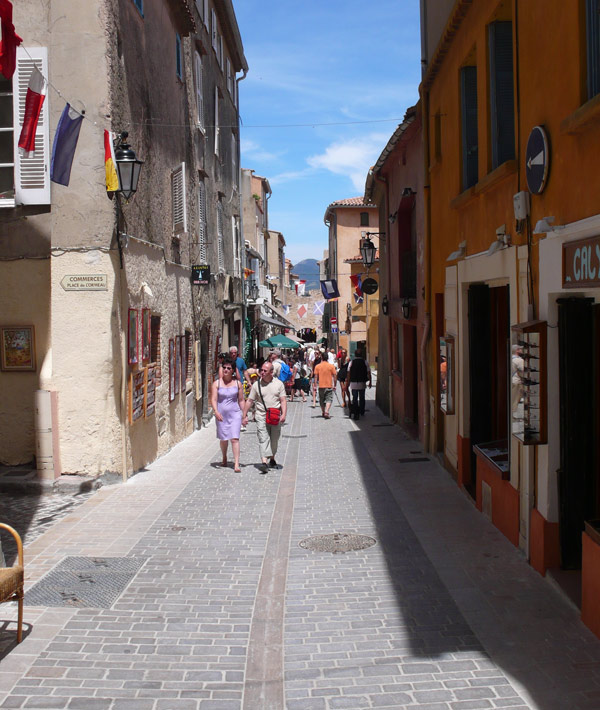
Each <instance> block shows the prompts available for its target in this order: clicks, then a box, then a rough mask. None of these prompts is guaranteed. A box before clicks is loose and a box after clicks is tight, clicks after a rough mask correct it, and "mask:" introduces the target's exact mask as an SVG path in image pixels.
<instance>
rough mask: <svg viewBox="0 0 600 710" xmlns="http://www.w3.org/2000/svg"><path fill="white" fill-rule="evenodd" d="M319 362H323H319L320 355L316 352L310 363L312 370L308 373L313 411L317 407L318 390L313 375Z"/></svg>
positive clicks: (315, 378)
mask: <svg viewBox="0 0 600 710" xmlns="http://www.w3.org/2000/svg"><path fill="white" fill-rule="evenodd" d="M321 362H323V361H322V360H321V353H319V352H317V353H316V355H315V357H314V359H313V361H312V369H311V372H310V385H311V389H312V396H313V403H312V406H313V409H314V408H315V407H316V406H317V389H318V388H317V377H316V375H315V369H316V367H317V365H320V364H321Z"/></svg>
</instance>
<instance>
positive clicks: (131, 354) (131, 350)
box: [127, 308, 138, 365]
mask: <svg viewBox="0 0 600 710" xmlns="http://www.w3.org/2000/svg"><path fill="white" fill-rule="evenodd" d="M137 361H138V312H137V308H130V309H129V318H128V327H127V362H128V363H129V364H130V365H135V364H136V363H137Z"/></svg>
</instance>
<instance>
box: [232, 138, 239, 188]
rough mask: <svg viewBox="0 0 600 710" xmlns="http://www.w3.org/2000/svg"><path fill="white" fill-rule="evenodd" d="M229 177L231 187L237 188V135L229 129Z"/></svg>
mask: <svg viewBox="0 0 600 710" xmlns="http://www.w3.org/2000/svg"><path fill="white" fill-rule="evenodd" d="M231 177H232V182H233V188H234V189H235V188H237V184H238V161H237V135H236V133H235V131H234V130H232V131H231Z"/></svg>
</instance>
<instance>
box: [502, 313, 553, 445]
mask: <svg viewBox="0 0 600 710" xmlns="http://www.w3.org/2000/svg"><path fill="white" fill-rule="evenodd" d="M511 334H512V338H511V427H512V434H513V436H515V437H516V438H517V439H518V440H519V441H521V442H522V443H523V444H526V445H535V444H545V443H547V441H548V428H547V411H546V410H547V357H546V352H547V351H546V344H547V324H546V321H529V322H527V323H519V324H517V325H514V326H512V328H511Z"/></svg>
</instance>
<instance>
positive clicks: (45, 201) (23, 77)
mask: <svg viewBox="0 0 600 710" xmlns="http://www.w3.org/2000/svg"><path fill="white" fill-rule="evenodd" d="M27 52H28V53H29V55H30V56H31V59H30V58H29V56H28V55H27V54H25V50H24V49H22V48H21V47H18V48H17V66H16V70H15V74H14V76H13V94H14V100H13V114H14V128H15V131H14V140H15V143H14V151H15V152H14V155H15V158H14V160H15V203H16V204H17V205H49V204H50V138H49V130H48V98H49V97H48V95H46V98H45V99H44V103H43V104H42V112H41V114H40V120H39V122H38V126H37V131H36V135H35V153H34V155H33V157H31V158H25V157H23V156H22V155H20V154H19V148H18V143H19V137H20V135H21V128H22V126H23V116H24V115H25V96H26V95H27V87H28V86H29V77H30V75H31V70H32V69H33V67H34V66H37V68H38V69H39V70H40V71H41V73H42V74H43V75H44V77H46V78H47V77H48V50H47V49H46V47H29V48H28V49H27Z"/></svg>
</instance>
